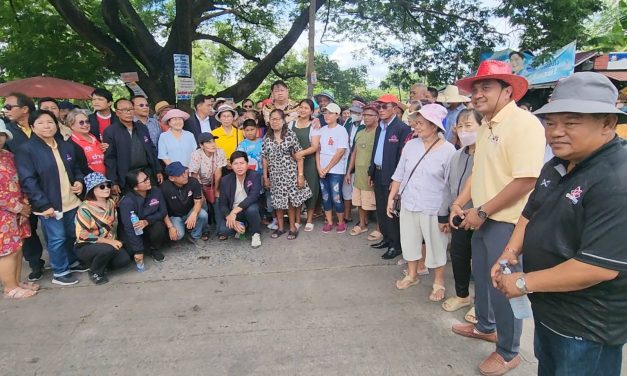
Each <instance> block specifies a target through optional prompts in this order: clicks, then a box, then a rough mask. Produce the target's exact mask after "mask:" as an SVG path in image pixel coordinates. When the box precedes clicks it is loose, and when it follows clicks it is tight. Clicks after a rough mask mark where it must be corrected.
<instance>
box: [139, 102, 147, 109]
mask: <svg viewBox="0 0 627 376" xmlns="http://www.w3.org/2000/svg"><path fill="white" fill-rule="evenodd" d="M137 107H141V108H144V107H148V103H140V104H138V105H137Z"/></svg>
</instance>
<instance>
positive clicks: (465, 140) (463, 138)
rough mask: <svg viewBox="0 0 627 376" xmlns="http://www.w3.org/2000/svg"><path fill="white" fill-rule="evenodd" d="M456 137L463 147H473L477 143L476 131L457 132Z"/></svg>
mask: <svg viewBox="0 0 627 376" xmlns="http://www.w3.org/2000/svg"><path fill="white" fill-rule="evenodd" d="M457 137H459V141H460V142H461V143H462V146H463V147H466V146H470V145H474V144H475V142H477V131H470V132H457Z"/></svg>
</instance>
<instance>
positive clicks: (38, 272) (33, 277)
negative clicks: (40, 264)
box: [28, 268, 44, 282]
mask: <svg viewBox="0 0 627 376" xmlns="http://www.w3.org/2000/svg"><path fill="white" fill-rule="evenodd" d="M43 275H44V269H43V268H41V269H33V270H32V271H31V272H30V274H29V275H28V280H29V281H30V282H35V281H39V280H40V279H41V276H43Z"/></svg>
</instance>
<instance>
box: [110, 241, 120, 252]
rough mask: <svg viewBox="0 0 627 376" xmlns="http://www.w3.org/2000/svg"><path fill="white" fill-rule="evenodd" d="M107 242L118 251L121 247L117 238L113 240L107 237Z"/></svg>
mask: <svg viewBox="0 0 627 376" xmlns="http://www.w3.org/2000/svg"><path fill="white" fill-rule="evenodd" d="M109 244H110V245H111V246H112V247H113V248H115V250H116V251H119V250H120V249H122V242H121V241H119V240H115V239H109Z"/></svg>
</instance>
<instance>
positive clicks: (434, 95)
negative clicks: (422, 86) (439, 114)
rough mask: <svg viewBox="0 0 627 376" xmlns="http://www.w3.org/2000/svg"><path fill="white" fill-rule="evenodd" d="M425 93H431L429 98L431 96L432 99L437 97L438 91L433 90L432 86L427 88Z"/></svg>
mask: <svg viewBox="0 0 627 376" xmlns="http://www.w3.org/2000/svg"><path fill="white" fill-rule="evenodd" d="M427 91H428V92H429V93H431V96H432V97H433V98H437V97H438V89H436V88H434V87H433V86H429V87H428V88H427Z"/></svg>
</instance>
